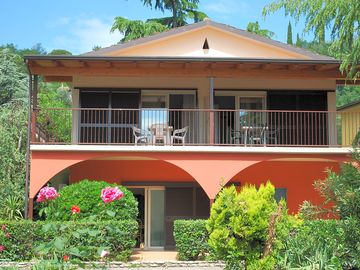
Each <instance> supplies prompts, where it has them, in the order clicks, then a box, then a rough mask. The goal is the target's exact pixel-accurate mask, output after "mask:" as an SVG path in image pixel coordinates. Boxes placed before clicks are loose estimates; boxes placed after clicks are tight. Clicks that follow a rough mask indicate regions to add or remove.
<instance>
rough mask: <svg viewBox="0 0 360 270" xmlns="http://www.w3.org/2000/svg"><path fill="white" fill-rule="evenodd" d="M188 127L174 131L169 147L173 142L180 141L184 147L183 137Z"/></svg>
mask: <svg viewBox="0 0 360 270" xmlns="http://www.w3.org/2000/svg"><path fill="white" fill-rule="evenodd" d="M188 129H189V127H188V126H186V127H184V128H181V129H175V130H174V132H173V135H172V136H171V145H173V144H174V140H179V141H181V143H182V145H185V137H186V134H187V132H188Z"/></svg>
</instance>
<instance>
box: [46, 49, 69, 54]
mask: <svg viewBox="0 0 360 270" xmlns="http://www.w3.org/2000/svg"><path fill="white" fill-rule="evenodd" d="M48 55H72V53H71V52H69V51H67V50H63V49H54V50H52V51H51V52H49V53H48Z"/></svg>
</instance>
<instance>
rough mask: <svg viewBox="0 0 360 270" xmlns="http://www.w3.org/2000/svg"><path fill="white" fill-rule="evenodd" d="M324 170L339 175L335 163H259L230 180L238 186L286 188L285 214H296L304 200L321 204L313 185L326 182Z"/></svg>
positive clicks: (337, 166)
mask: <svg viewBox="0 0 360 270" xmlns="http://www.w3.org/2000/svg"><path fill="white" fill-rule="evenodd" d="M326 168H331V169H332V170H334V171H339V165H338V163H336V162H300V161H297V162H287V161H282V162H280V161H279V162H277V161H273V162H271V161H270V162H261V163H258V164H256V165H254V166H251V167H249V168H247V169H245V170H243V171H242V172H240V173H239V174H238V175H236V176H235V177H234V178H233V180H234V181H239V182H240V183H241V185H244V184H246V183H251V184H255V185H256V186H259V185H260V184H261V183H265V182H266V181H267V180H270V181H271V183H272V184H273V185H274V186H275V187H279V188H286V189H287V204H288V208H289V211H290V213H297V212H298V210H299V206H300V205H301V204H302V202H303V201H304V200H307V201H311V202H313V203H315V204H319V203H320V202H322V198H321V197H320V195H319V193H318V192H317V191H316V190H315V189H314V186H313V183H314V181H315V180H318V179H325V178H326V175H327V173H326V171H325V170H326Z"/></svg>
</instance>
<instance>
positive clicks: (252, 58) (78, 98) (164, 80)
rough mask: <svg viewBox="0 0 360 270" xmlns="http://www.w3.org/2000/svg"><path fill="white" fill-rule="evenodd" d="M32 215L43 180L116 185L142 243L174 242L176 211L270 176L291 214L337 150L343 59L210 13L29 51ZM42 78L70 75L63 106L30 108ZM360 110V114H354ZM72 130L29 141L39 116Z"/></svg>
mask: <svg viewBox="0 0 360 270" xmlns="http://www.w3.org/2000/svg"><path fill="white" fill-rule="evenodd" d="M25 60H26V63H27V66H28V68H29V71H30V73H31V76H30V78H31V82H30V93H31V97H32V106H31V109H32V140H31V145H30V152H31V167H30V184H29V187H30V191H29V216H30V217H31V215H32V207H33V200H34V198H35V197H36V194H37V192H38V191H39V190H40V188H41V187H42V186H44V185H46V184H47V183H48V182H49V181H52V182H53V183H54V184H56V183H60V185H63V184H71V183H74V182H77V181H79V180H82V179H84V178H88V179H101V180H106V181H109V182H116V183H119V184H122V185H124V186H126V187H128V188H130V189H131V190H132V191H133V192H134V194H135V196H136V197H137V198H138V200H139V209H140V213H141V215H140V217H139V218H140V219H141V222H142V223H143V224H144V232H143V237H144V243H145V247H146V248H172V247H174V240H173V238H172V226H173V221H174V220H175V219H180V218H181V219H184V218H202V217H207V216H208V215H209V209H210V205H211V203H212V202H213V201H214V199H215V197H216V194H217V193H218V192H219V190H220V189H221V188H222V187H223V186H225V185H228V184H234V185H237V186H241V185H245V184H247V183H250V184H255V185H260V183H264V182H266V181H268V180H270V181H271V182H272V183H273V184H274V185H275V187H276V194H275V195H276V198H277V199H280V198H284V199H286V201H287V203H288V207H289V211H290V212H292V213H296V212H297V211H298V208H299V205H300V204H301V203H302V202H303V201H304V200H309V201H312V202H314V203H316V202H318V201H320V200H321V198H320V197H319V195H318V193H317V192H316V191H315V190H314V188H313V181H314V180H316V179H323V178H324V177H325V176H326V172H325V170H326V169H327V168H330V169H333V170H335V171H336V170H338V168H339V164H340V163H341V162H344V161H346V160H348V158H349V156H350V151H351V150H350V148H349V147H348V145H344V147H339V145H338V142H337V139H338V138H337V119H338V118H339V117H341V115H342V113H340V112H336V105H335V102H336V95H335V89H336V86H337V85H338V84H343V83H344V82H345V79H346V78H345V77H344V75H342V74H341V73H340V72H339V65H340V62H339V61H337V60H334V59H332V58H330V57H327V56H322V55H318V54H314V53H311V52H308V51H305V50H302V49H300V48H295V47H292V46H290V45H286V44H282V43H280V42H277V41H274V40H271V39H267V38H264V37H261V36H257V35H255V34H252V33H249V32H246V31H243V30H240V29H236V28H233V27H230V26H227V25H224V24H220V23H216V22H213V21H210V20H206V21H203V22H199V23H195V24H191V25H187V26H184V27H179V28H176V29H172V30H169V31H167V32H164V33H159V34H156V35H153V36H150V37H146V38H141V39H138V40H134V41H130V42H128V43H124V44H118V45H114V46H111V47H109V48H104V49H100V50H98V51H94V52H90V53H87V54H84V55H79V56H26V57H25ZM38 76H43V78H44V80H45V81H56V82H69V83H70V84H71V91H72V101H73V106H72V108H70V109H60V108H53V109H42V108H38V106H37V91H38V86H37V84H38V83H37V82H38ZM357 114H359V112H358V113H357ZM55 117H57V118H58V119H59V117H63V118H62V119H64V121H63V123H62V125H64V126H67V127H68V136H65V137H62V138H57V137H56V136H55V137H53V138H51V139H49V140H48V141H46V142H44V141H37V140H36V132H35V127H36V124H37V123H38V122H41V121H42V120H41V119H48V120H49V121H50V122H51V119H52V118H55Z"/></svg>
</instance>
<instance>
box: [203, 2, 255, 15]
mask: <svg viewBox="0 0 360 270" xmlns="http://www.w3.org/2000/svg"><path fill="white" fill-rule="evenodd" d="M204 8H205V11H208V12H209V11H210V12H214V13H219V14H224V15H230V14H240V15H249V6H248V4H247V3H246V2H243V1H239V0H218V1H215V2H210V1H209V2H208V3H207V4H205V5H204Z"/></svg>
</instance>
